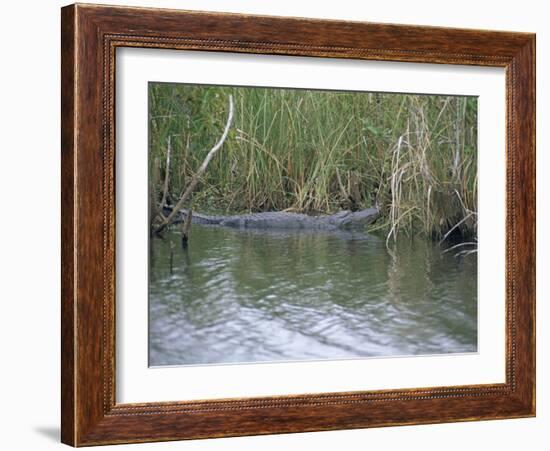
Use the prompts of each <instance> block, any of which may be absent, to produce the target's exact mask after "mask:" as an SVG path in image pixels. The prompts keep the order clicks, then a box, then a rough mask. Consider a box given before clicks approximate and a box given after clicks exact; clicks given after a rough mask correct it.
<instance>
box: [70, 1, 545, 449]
mask: <svg viewBox="0 0 550 451" xmlns="http://www.w3.org/2000/svg"><path fill="white" fill-rule="evenodd" d="M142 11H143V12H144V14H145V15H148V17H147V19H148V20H150V22H151V23H153V21H154V20H156V19H162V21H158V20H157V22H155V23H153V25H149V22H147V21H145V23H144V22H143V20H141V21H138V19H137V18H136V17H135V15H134V16H132V14H128V12H132V13H136V11H133V10H131V11H128V9H124V10H123V9H121V8H117V7H114V8H112V7H105V6H100V5H71V6H67V7H65V8H62V32H61V35H62V67H61V75H62V77H61V79H62V93H63V97H62V108H61V114H62V139H61V143H62V150H61V153H62V158H61V160H62V185H61V187H62V276H61V277H62V309H61V313H62V342H61V352H62V359H61V373H62V375H61V379H62V406H61V407H62V441H63V442H64V443H66V444H68V445H72V446H82V445H99V444H114V443H136V442H143V441H147V442H149V441H164V440H181V439H189V438H206V437H227V436H238V435H256V434H266V433H271V434H273V433H286V432H303V431H318V430H327V429H347V428H357V427H361V428H362V427H372V426H388V425H402V424H424V423H434V422H448V421H468V420H476V419H477V420H481V419H497V418H514V417H525V416H532V415H533V414H534V402H535V395H534V373H535V360H534V314H535V311H534V305H535V303H534V300H535V293H534V286H535V283H534V274H535V270H534V268H535V267H534V255H535V250H534V243H535V236H534V233H535V230H534V224H531V221H532V220H534V214H535V211H534V198H535V187H534V186H535V185H534V168H535V155H534V149H535V147H534V145H535V143H534V123H533V122H532V121H534V100H535V96H534V94H535V92H534V87H535V85H534V83H535V81H534V76H535V74H534V61H535V53H534V47H535V42H534V35H528V34H523V35H521V39H520V38H518V36H517V35H516V34H513V33H505V32H503V33H502V34H499V33H495V34H491V33H490V32H489V34H488V36H489V37H490V38H491V39H490V40H491V42H494V44H495V45H497V46H498V50H495V55H504V56H502V58H501V59H499V60H498V61H497V60H494V61H489V60H487V61H484V62H481V61H480V62H478V61H477V60H476V59H475V58H474V59H472V57H471V55H470V56H469V55H458V59H456V60H454V59H452V60H450V59H449V58H446V59H445V58H443V59H441V61H440V60H439V59H438V60H437V61H438V62H443V63H447V64H472V63H473V64H475V65H497V66H501V67H502V66H505V65H508V63H510V61H511V60H513V63H514V64H513V65H514V66H515V67H516V68H517V69H519V74H520V75H521V76H520V77H518V78H517V80H516V81H517V87H518V94H517V95H518V100H519V103H518V108H517V113H518V114H517V116H516V118H515V120H514V123H513V124H512V128H513V129H514V132H515V133H516V140H515V147H516V148H517V147H520V149H521V150H522V151H521V152H519V154H518V156H517V162H516V166H515V171H514V172H515V173H516V174H517V175H518V176H519V182H520V184H519V186H520V189H519V190H518V191H519V192H517V193H516V194H515V199H516V200H517V202H518V204H519V207H520V209H519V210H520V211H522V210H523V207H525V209H529V212H526V213H524V214H522V215H520V220H519V221H518V224H517V229H516V232H517V233H515V235H517V237H518V238H519V239H518V242H520V243H522V246H523V250H522V251H520V252H519V253H518V259H517V260H516V263H515V266H518V265H524V267H520V268H519V269H518V270H517V273H516V275H517V276H518V277H517V279H516V280H517V286H518V290H517V293H518V296H517V297H518V298H519V301H518V310H519V315H518V318H517V319H518V322H517V324H518V326H519V330H518V332H519V333H518V338H519V340H518V350H520V353H519V355H518V357H519V358H518V364H517V366H518V376H519V381H518V387H517V388H518V389H517V390H515V393H512V394H510V393H503V394H502V395H500V396H498V397H495V398H493V400H494V407H492V405H491V403H490V401H491V400H490V399H487V401H485V400H484V399H483V397H482V396H481V395H480V394H474V395H473V396H471V397H469V398H468V399H469V401H470V402H469V403H468V405H467V406H465V408H464V409H463V410H460V412H463V413H460V412H459V413H456V412H454V410H453V409H455V408H456V405H457V403H458V401H459V397H458V396H457V397H454V396H452V395H450V396H448V397H446V396H444V397H441V399H437V398H433V399H431V397H430V396H426V397H421V398H419V399H418V400H417V401H415V402H414V404H409V403H407V405H406V406H405V404H404V405H403V406H402V407H403V408H404V407H407V408H408V409H409V410H410V412H409V413H410V415H409V416H411V415H413V416H412V417H411V418H412V419H410V418H409V419H407V418H408V417H407V418H405V416H403V417H401V413H399V414H398V417H393V418H390V419H387V418H386V417H387V415H389V414H391V413H392V412H393V410H391V409H390V408H389V407H385V404H383V403H373V404H372V405H371V406H372V408H373V410H376V411H379V414H378V416H377V414H371V412H370V411H369V410H366V405H365V407H363V406H362V405H361V406H360V404H361V403H355V401H349V404H344V403H343V402H342V403H335V404H334V405H333V406H332V407H331V411H332V412H333V413H334V414H338V415H340V419H339V421H336V420H334V421H331V422H330V425H328V424H326V423H325V417H326V415H327V411H328V408H329V407H328V403H327V406H322V407H315V409H314V411H310V413H312V415H311V417H312V418H311V419H310V420H311V421H309V422H308V421H306V419H304V418H303V417H304V412H306V413H307V411H302V410H300V409H299V407H303V406H291V407H289V406H284V405H281V406H277V407H275V406H265V407H263V408H265V409H267V410H266V411H265V412H264V413H265V415H266V416H265V421H266V422H267V423H266V424H263V425H262V424H261V421H258V413H259V412H262V410H257V411H252V410H251V411H248V409H247V408H244V409H242V410H241V409H240V408H234V407H230V406H227V407H224V408H221V407H216V406H215V407H214V408H213V409H207V410H205V411H204V412H200V411H197V412H193V413H185V414H180V415H176V414H175V413H170V412H163V413H162V414H159V413H158V412H143V413H141V412H140V413H137V415H135V416H133V415H129V414H127V413H126V414H124V413H122V414H121V412H119V413H117V412H116V406H115V409H114V410H113V411H110V409H111V407H113V406H108V405H106V404H105V392H103V394H102V393H100V390H104V384H105V377H106V376H107V373H109V371H110V368H107V367H105V366H104V367H102V368H101V365H98V364H99V363H100V362H104V360H103V359H104V357H105V354H104V353H105V352H110V351H108V350H107V349H105V347H106V346H111V345H112V343H113V342H109V340H107V342H102V341H101V340H100V337H99V335H98V334H100V332H98V331H99V330H101V327H100V324H101V320H102V318H101V313H100V312H99V311H98V306H99V304H100V302H101V301H100V298H101V296H100V294H101V289H100V287H99V286H98V283H97V282H98V281H99V280H100V279H101V280H104V278H105V277H106V275H105V273H103V279H102V278H101V276H100V275H99V272H98V265H97V261H98V259H101V258H103V259H104V260H105V258H106V256H105V254H104V253H103V252H102V251H100V250H99V246H97V244H96V243H98V240H97V237H98V233H97V232H98V231H99V230H100V225H101V224H105V216H101V217H100V214H101V212H99V211H98V208H99V209H101V208H103V209H105V208H106V205H108V204H105V203H104V204H103V206H102V207H101V208H100V205H101V204H100V199H101V196H103V199H105V197H104V196H105V195H108V193H110V189H107V188H108V186H107V185H105V181H103V184H102V186H101V187H98V185H97V177H98V176H101V174H103V177H105V176H106V173H105V172H102V173H101V172H100V170H101V168H104V167H105V166H104V165H106V164H107V165H108V164H110V163H109V162H108V161H106V160H105V159H104V157H105V154H100V152H99V149H102V147H101V141H100V136H99V135H100V134H99V133H97V130H99V128H100V127H101V126H104V125H101V126H100V124H102V122H101V118H102V116H101V111H96V110H95V108H99V109H100V110H101V105H103V102H104V101H105V98H104V93H103V97H102V94H101V89H99V88H98V86H99V85H100V84H101V76H100V75H99V73H100V72H101V71H99V69H98V65H101V64H105V60H104V57H105V55H104V52H103V50H104V48H103V47H102V45H101V44H102V43H103V42H104V41H103V38H104V37H105V36H106V35H107V34H108V33H109V32H110V31H112V30H113V29H114V30H118V29H120V30H121V32H124V31H125V30H126V32H128V30H131V31H132V33H133V32H136V33H139V32H140V30H141V32H142V33H143V32H145V34H148V33H150V32H151V31H150V30H151V29H152V30H155V29H160V28H159V27H161V26H162V27H164V26H167V30H168V31H166V33H169V32H170V30H172V32H173V34H175V35H176V36H179V35H180V31H179V26H178V27H176V25H178V23H174V22H172V21H170V20H169V19H170V18H168V19H167V18H166V16H165V15H162V17H160V15H161V13H160V11H161V10H151V9H143V10H140V11H139V12H140V13H141V12H142ZM164 11H165V12H166V10H164ZM123 12H124V13H123ZM203 14H204V13H203ZM198 17H200V18H201V20H200V21H199V22H201V21H202V20H203V18H204V20H206V21H208V19H209V18H212V17H216V18H217V19H220V20H221V19H223V18H224V17H226V16H225V15H223V14H216V13H212V14H210V13H206V14H204V15H199V16H198ZM250 17H252V18H254V17H255V16H250ZM273 19H274V20H275V18H273ZM270 20H271V19H269V18H265V21H266V22H269V21H270ZM276 20H277V21H279V20H280V22H281V23H285V22H287V19H286V18H280V19H276ZM304 21H306V19H304ZM183 22H184V23H186V22H185V21H183ZM187 22H189V21H187ZM322 22H323V21H319V23H321V24H322ZM189 23H190V24H191V25H192V27H191V28H193V27H195V28H194V29H195V32H197V33H198V34H199V40H201V39H202V40H203V41H204V40H205V37H204V34H205V33H206V31H203V30H202V29H200V28H196V26H195V23H194V22H189ZM201 23H202V22H201ZM293 23H299V21H298V20H297V19H294V20H293ZM179 25H181V24H179ZM287 25H288V24H287ZM340 25H341V26H344V25H345V26H347V24H345V23H340ZM357 26H359V25H357ZM150 27H152V28H150ZM381 27H382V28H384V29H387V28H388V27H387V26H386V25H381ZM395 28H396V31H398V30H397V26H396V27H395ZM409 28H410V27H407V26H402V30H406V29H409ZM421 28H422V27H421ZM162 30H163V31H162V33H164V28H162ZM191 31H193V30H191ZM245 31H246V30H245ZM252 31H253V32H255V28H254V27H253V28H252ZM456 32H457V33H461V32H462V33H464V32H465V30H456ZM265 33H267V32H265ZM394 34H395V33H394ZM468 34H469V35H470V33H469V32H468ZM485 34H487V33H485V32H484V35H485ZM201 36H203V37H201ZM239 36H240V35H239ZM266 36H267V35H266ZM379 37H380V36H379ZM507 38H510V39H511V40H512V43H513V52H515V53H514V55H513V56H510V55H511V53H510V52H511V50H510V48H508V50H506V48H505V47H503V46H502V45H503V43H506V39H507ZM153 39H157V40H159V39H160V38H159V37H154V38H153ZM262 39H263V35H262V34H261V33H260V35H259V38H258V42H260V43H261V41H262ZM518 39H520V41H518ZM310 41H311V39H310ZM235 42H238V40H237V41H235ZM399 42H400V41H399ZM476 42H477V41H476ZM279 45H282V46H283V47H284V46H285V44H284V43H282V44H281V43H279V44H273V43H268V44H267V47H266V49H267V50H264V49H263V48H262V49H261V50H260V51H259V52H258V53H269V48H271V47H273V48H278V47H277V46H279ZM352 47H353V46H352ZM401 47H402V46H401ZM405 47H406V46H405ZM459 47H460V46H459ZM353 48H355V47H353ZM212 50H214V49H212ZM246 50H247V49H246V48H243V49H238V48H233V47H232V48H231V49H229V48H227V49H216V51H237V52H239V51H246ZM409 50H410V49H409V48H404V50H403V51H404V52H405V53H404V54H403V55H401V56H397V57H396V56H395V55H393V56H390V57H389V59H391V60H396V61H398V60H401V61H404V60H407V58H409V57H408V56H406V55H408V54H407V51H409ZM474 50H475V49H474ZM344 51H345V50H344ZM312 52H313V51H312V50H311V49H309V48H308V46H307V45H306V46H305V47H304V48H303V50H300V53H304V54H306V55H307V54H310V53H311V54H312ZM339 52H340V50H338V52H336V53H339ZM410 52H413V53H414V50H410ZM253 53H255V51H253ZM451 53H452V52H451V51H450V50H445V51H444V54H445V55H447V54H451ZM474 53H475V52H474ZM331 54H332V53H331ZM342 54H344V53H342ZM483 55H485V53H483ZM327 56H328V54H327ZM364 56H366V55H364ZM474 56H475V55H474ZM343 57H344V58H353V57H354V56H353V55H351V54H349V55H347V56H343ZM360 57H361V59H363V55H360ZM418 58H419V60H420V61H422V62H430V61H431V62H434V58H436V57H435V56H433V55H429V54H426V55H424V56H420V57H418ZM503 58H504V59H503ZM365 59H371V58H365ZM96 82H97V83H98V84H97V83H96ZM80 113H82V117H85V118H86V120H83V121H80V120H79V114H80ZM103 139H104V140H105V137H104V138H103ZM520 143H521V144H522V145H520ZM103 145H105V141H104V142H103ZM107 176H109V175H107ZM523 183H526V185H525V186H522V184H523ZM106 193H107V194H106ZM103 202H105V200H103ZM531 207H532V208H531ZM102 221H103V222H102ZM103 233H104V234H105V230H104V231H103ZM520 240H524V241H523V242H522V241H520ZM79 263H80V265H79ZM103 263H105V261H103ZM79 267H80V269H79ZM90 273H91V276H90ZM103 293H105V292H104V291H103ZM108 314H114V312H108ZM103 320H105V318H103ZM108 321H112V318H110V319H109V318H108ZM103 324H105V322H103ZM102 333H105V330H103V332H102ZM105 343H107V344H105ZM528 347H530V348H529V350H530V352H525V351H526V350H527V348H528ZM77 395H79V396H77ZM510 395H512V396H510ZM443 398H448V399H443ZM392 401H397V400H392ZM399 401H400V402H401V400H399ZM214 404H217V403H216V402H215V403H214ZM392 404H393V407H395V408H398V407H399V406H398V405H397V402H393V403H392ZM344 405H345V406H346V407H344ZM422 406H424V407H428V406H430V407H435V408H436V409H438V408H442V407H443V406H445V407H446V408H447V415H444V416H442V417H439V416H438V417H433V416H429V415H428V416H421V417H418V413H415V412H416V411H417V409H420V408H422ZM312 407H313V406H312ZM393 407H392V408H393ZM479 408H481V409H482V411H479V410H478V409H479ZM146 410H147V409H146ZM209 410H210V411H209ZM236 410H239V412H235V411H236ZM405 410H406V409H405ZM352 411H353V412H352ZM443 413H445V412H443ZM142 415H144V416H142ZM365 415H366V416H365ZM371 415H372V418H371ZM393 415H394V416H395V415H396V413H395V412H393ZM457 415H458V416H457ZM228 418H230V419H231V424H230V425H229V426H228V427H226V428H223V427H222V428H221V429H220V425H221V424H223V423H224V422H225V421H226V420H227V419H228ZM384 418H386V420H384ZM302 420H303V421H302ZM390 420H391V421H390ZM294 421H296V423H295V422H294Z"/></svg>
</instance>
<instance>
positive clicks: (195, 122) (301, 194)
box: [149, 83, 477, 241]
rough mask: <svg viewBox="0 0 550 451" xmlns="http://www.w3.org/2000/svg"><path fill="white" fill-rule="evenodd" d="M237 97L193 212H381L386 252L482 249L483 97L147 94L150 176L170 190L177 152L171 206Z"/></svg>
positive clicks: (258, 91) (192, 90)
mask: <svg viewBox="0 0 550 451" xmlns="http://www.w3.org/2000/svg"><path fill="white" fill-rule="evenodd" d="M229 94H231V95H233V97H234V99H235V118H234V122H233V126H232V128H231V130H230V133H229V136H228V138H227V140H226V142H225V143H224V146H223V148H222V149H221V150H220V152H219V153H218V154H217V155H216V157H215V158H214V159H213V160H212V162H211V163H210V165H209V166H208V170H207V171H206V173H205V174H204V176H203V178H202V179H201V182H200V183H199V185H198V187H197V190H196V192H195V194H194V196H193V206H194V208H195V210H197V211H201V210H202V211H212V210H216V211H225V212H231V213H236V212H245V211H246V212H256V211H268V210H289V211H296V212H306V213H312V214H315V213H328V212H334V211H336V210H340V209H343V208H346V209H359V208H366V207H371V206H373V205H378V206H379V208H380V210H381V213H382V215H381V218H380V219H379V220H378V221H377V222H376V223H375V224H374V225H373V226H372V227H373V228H374V229H379V230H383V231H384V232H385V233H386V236H387V238H388V240H395V239H396V238H397V236H398V235H408V236H410V235H413V234H422V235H425V236H429V237H431V238H433V239H436V240H442V239H449V238H450V237H456V236H459V237H460V238H461V239H465V238H468V239H469V241H474V240H475V239H476V224H477V98H475V97H451V96H435V95H409V94H383V93H363V92H361V93H355V92H336V91H312V90H294V89H273V88H241V87H212V86H195V85H183V84H165V83H151V84H150V85H149V147H150V154H149V155H150V157H149V162H150V163H149V164H150V166H151V167H150V174H155V173H157V175H156V179H158V180H165V175H166V174H165V172H166V165H165V164H164V162H165V161H166V154H167V149H168V142H170V146H171V149H172V152H171V164H170V186H169V190H168V201H169V202H170V201H171V202H174V201H177V199H178V197H179V195H180V194H181V192H182V191H183V190H184V189H185V186H186V183H187V182H189V180H190V179H191V177H192V176H193V174H194V171H196V169H197V168H198V167H199V166H200V164H201V163H202V161H203V159H204V157H205V156H206V153H207V152H208V150H209V149H210V148H211V147H212V146H213V145H214V143H215V142H216V140H217V139H218V138H219V136H220V133H221V131H222V130H223V127H224V123H225V120H226V117H227V98H228V96H229ZM155 192H159V193H162V192H163V190H162V189H161V187H160V186H159V187H158V188H155ZM159 195H160V194H159Z"/></svg>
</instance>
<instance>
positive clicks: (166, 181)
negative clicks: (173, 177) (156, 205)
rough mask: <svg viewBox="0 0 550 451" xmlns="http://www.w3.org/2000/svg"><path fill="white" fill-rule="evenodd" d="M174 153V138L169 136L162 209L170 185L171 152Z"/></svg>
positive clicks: (161, 202)
mask: <svg viewBox="0 0 550 451" xmlns="http://www.w3.org/2000/svg"><path fill="white" fill-rule="evenodd" d="M171 153H172V140H171V137H170V136H168V147H167V149H166V169H165V171H166V174H164V189H163V191H162V200H161V201H160V210H161V211H162V209H163V208H164V206H165V205H166V197H167V196H168V185H169V183H170V154H171Z"/></svg>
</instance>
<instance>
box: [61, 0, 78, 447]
mask: <svg viewBox="0 0 550 451" xmlns="http://www.w3.org/2000/svg"><path fill="white" fill-rule="evenodd" d="M76 28H77V27H76V7H75V5H70V6H65V7H63V8H61V93H62V94H61V442H62V443H65V444H67V445H71V446H76V443H77V440H76V435H77V424H76V417H77V415H76V389H77V381H76V369H75V361H76V327H75V326H76V323H75V320H76V308H75V302H76V277H75V272H76V256H75V252H76V227H75V226H76V224H75V217H76V215H75V210H76V209H75V181H76V159H75V156H76V154H75V148H76V132H75V127H76V114H77V107H76V76H75V73H76V57H75V51H76Z"/></svg>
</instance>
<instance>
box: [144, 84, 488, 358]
mask: <svg viewBox="0 0 550 451" xmlns="http://www.w3.org/2000/svg"><path fill="white" fill-rule="evenodd" d="M148 101H149V105H148V114H149V117H148V127H149V155H148V165H149V199H148V202H149V224H148V229H149V293H148V296H149V331H148V334H149V365H150V366H153V367H162V366H173V365H204V364H226V363H260V362H288V361H308V360H309V361H311V360H324V359H352V358H368V357H397V356H414V355H440V354H453V353H455V354H459V353H473V352H477V343H478V298H477V288H478V278H477V247H478V241H477V218H478V209H477V195H478V193H477V185H478V172H477V171H478V165H477V154H478V148H477V139H478V126H477V117H478V115H477V107H478V102H477V97H474V96H446V95H432V94H430V95H423V94H397V93H379V92H351V91H329V90H326V91H325V90H307V89H288V88H273V87H269V88H265V87H236V86H209V85H188V84H175V83H157V82H150V83H149V85H148Z"/></svg>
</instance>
